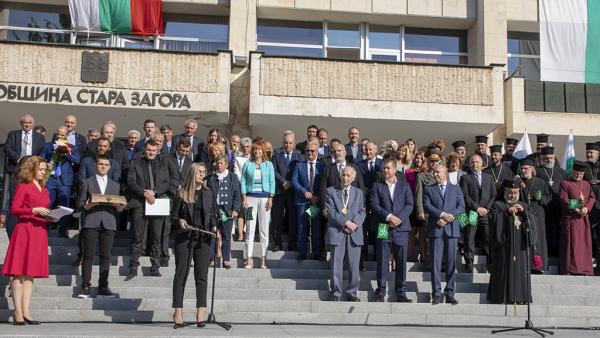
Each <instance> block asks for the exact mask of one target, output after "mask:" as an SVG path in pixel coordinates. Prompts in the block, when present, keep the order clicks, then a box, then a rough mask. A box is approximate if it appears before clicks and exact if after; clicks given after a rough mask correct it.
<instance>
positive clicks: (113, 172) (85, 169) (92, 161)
mask: <svg viewBox="0 0 600 338" xmlns="http://www.w3.org/2000/svg"><path fill="white" fill-rule="evenodd" d="M109 152H110V140H109V139H108V138H106V137H104V136H100V138H98V141H97V146H96V156H88V157H85V158H83V159H82V160H81V166H80V167H79V173H78V175H79V180H80V181H83V180H84V179H86V178H90V177H95V176H96V167H97V165H96V157H98V155H105V156H108V154H109ZM107 175H108V178H110V179H111V180H113V181H115V182H120V181H121V163H119V162H117V161H115V159H112V158H111V159H110V169H109V170H108V174H107Z"/></svg>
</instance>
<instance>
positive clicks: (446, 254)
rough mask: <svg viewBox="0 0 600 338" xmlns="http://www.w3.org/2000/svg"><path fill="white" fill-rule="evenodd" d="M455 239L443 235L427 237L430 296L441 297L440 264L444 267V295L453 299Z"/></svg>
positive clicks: (456, 242) (456, 243)
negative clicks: (429, 265)
mask: <svg viewBox="0 0 600 338" xmlns="http://www.w3.org/2000/svg"><path fill="white" fill-rule="evenodd" d="M457 246H458V238H457V237H448V235H446V233H443V234H442V236H441V237H429V260H430V262H431V263H430V264H431V296H432V297H441V295H442V284H441V283H442V281H441V280H442V262H443V263H444V264H445V265H446V288H445V289H444V294H445V295H446V296H450V297H454V292H455V291H454V289H455V280H456V274H455V269H456V248H457Z"/></svg>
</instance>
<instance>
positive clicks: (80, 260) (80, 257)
mask: <svg viewBox="0 0 600 338" xmlns="http://www.w3.org/2000/svg"><path fill="white" fill-rule="evenodd" d="M82 263H83V257H82V256H79V257H77V259H75V260H74V261H73V263H71V266H73V267H78V266H81V264H82Z"/></svg>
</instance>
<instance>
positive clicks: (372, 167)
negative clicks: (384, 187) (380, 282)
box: [357, 142, 383, 270]
mask: <svg viewBox="0 0 600 338" xmlns="http://www.w3.org/2000/svg"><path fill="white" fill-rule="evenodd" d="M365 155H366V156H367V158H366V159H364V160H362V161H359V162H358V163H357V166H358V169H359V170H360V175H362V179H363V183H364V184H365V196H368V195H369V193H370V191H371V189H373V183H375V182H377V180H378V177H379V175H380V173H381V166H382V164H383V160H382V159H380V158H377V144H375V143H374V142H369V143H367V146H366V147H365ZM366 212H367V218H366V219H365V223H364V225H363V235H364V237H365V245H363V247H362V253H361V256H360V261H361V267H364V265H363V262H364V261H365V260H368V255H369V245H375V237H376V236H374V233H373V232H374V231H375V225H376V224H375V222H374V217H373V216H372V212H371V208H370V207H369V206H368V205H367V211H366ZM361 270H363V269H361Z"/></svg>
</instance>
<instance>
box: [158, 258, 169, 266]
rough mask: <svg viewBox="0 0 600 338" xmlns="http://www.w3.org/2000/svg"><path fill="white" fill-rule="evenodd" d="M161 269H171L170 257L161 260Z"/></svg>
mask: <svg viewBox="0 0 600 338" xmlns="http://www.w3.org/2000/svg"><path fill="white" fill-rule="evenodd" d="M160 267H161V268H168V267H169V257H167V258H162V259H161V260H160Z"/></svg>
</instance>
